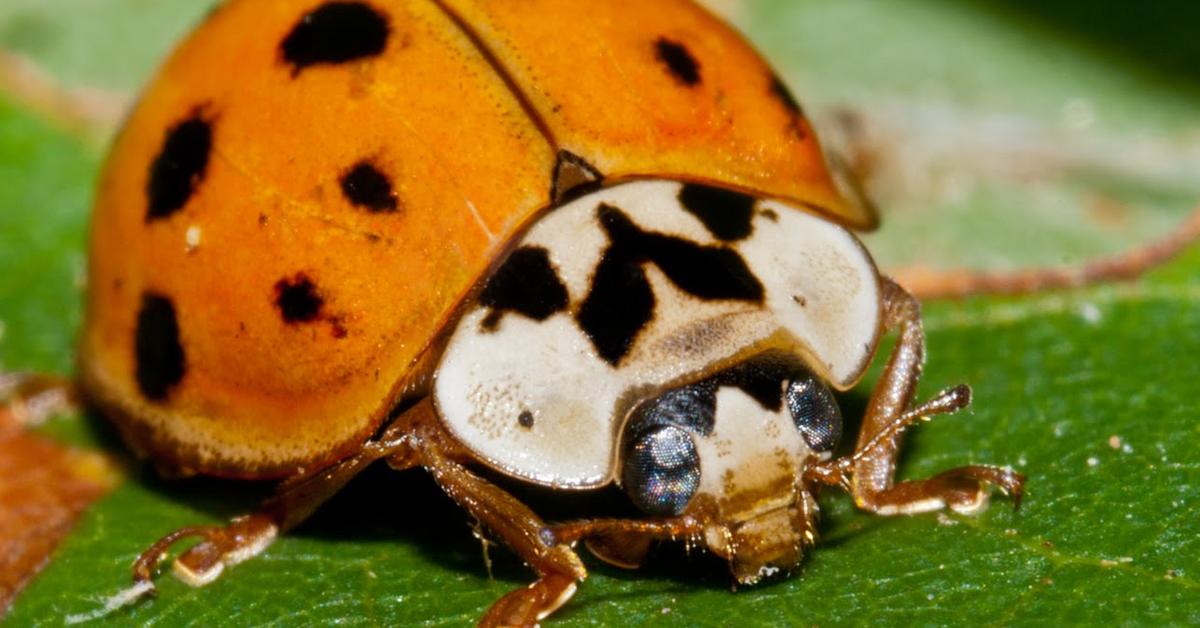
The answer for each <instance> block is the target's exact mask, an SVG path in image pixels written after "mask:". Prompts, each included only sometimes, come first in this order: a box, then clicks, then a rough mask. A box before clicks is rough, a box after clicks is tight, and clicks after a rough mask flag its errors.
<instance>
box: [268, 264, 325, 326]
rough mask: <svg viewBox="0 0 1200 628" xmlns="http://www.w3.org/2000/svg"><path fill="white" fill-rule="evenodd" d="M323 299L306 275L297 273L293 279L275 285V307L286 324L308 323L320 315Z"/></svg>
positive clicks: (282, 280) (283, 280) (323, 303)
mask: <svg viewBox="0 0 1200 628" xmlns="http://www.w3.org/2000/svg"><path fill="white" fill-rule="evenodd" d="M324 305H325V299H324V298H323V297H322V296H321V294H320V292H318V291H317V286H316V284H314V283H313V282H312V279H309V277H308V275H305V274H304V273H299V274H297V275H295V276H294V277H289V278H286V279H280V280H279V281H278V282H277V283H276V284H275V307H277V308H279V314H280V316H282V317H283V321H284V322H285V323H288V324H295V323H310V322H312V321H315V320H317V317H318V316H320V315H321V308H322V307H323V306H324Z"/></svg>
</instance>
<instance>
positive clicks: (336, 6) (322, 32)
mask: <svg viewBox="0 0 1200 628" xmlns="http://www.w3.org/2000/svg"><path fill="white" fill-rule="evenodd" d="M390 32H391V26H390V25H389V24H388V18H387V16H385V15H384V14H382V13H380V12H379V11H378V10H376V9H375V8H373V7H372V6H371V5H369V4H367V3H366V2H326V3H325V4H322V5H321V6H319V7H317V8H316V9H315V10H313V11H311V12H309V13H307V14H305V15H304V17H301V18H300V21H299V22H297V23H296V25H295V26H294V27H292V31H291V32H290V33H288V36H287V37H286V38H284V40H283V43H282V44H281V45H280V50H281V52H282V53H283V60H284V61H286V62H287V63H288V64H290V65H291V66H292V73H293V74H299V73H300V72H302V71H304V70H305V69H306V68H308V67H310V66H314V65H319V64H339V63H348V62H350V61H356V60H358V59H364V58H367V57H373V56H376V55H379V54H381V53H383V50H384V48H386V47H387V41H388V35H389V34H390Z"/></svg>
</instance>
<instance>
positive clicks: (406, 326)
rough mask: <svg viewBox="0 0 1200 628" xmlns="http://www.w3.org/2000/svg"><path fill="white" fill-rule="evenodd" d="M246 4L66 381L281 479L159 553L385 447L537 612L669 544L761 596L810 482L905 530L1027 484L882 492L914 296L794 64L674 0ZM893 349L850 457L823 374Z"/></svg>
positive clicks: (157, 148) (797, 525) (288, 513)
mask: <svg viewBox="0 0 1200 628" xmlns="http://www.w3.org/2000/svg"><path fill="white" fill-rule="evenodd" d="M581 9H582V7H581V6H580V4H579V3H578V2H575V1H574V0H524V1H522V2H514V1H496V0H296V1H284V0H274V1H270V2H266V1H263V0H231V1H229V2H227V3H225V4H224V5H222V6H221V7H220V8H218V9H217V10H216V11H215V12H214V13H213V14H212V15H211V16H210V17H209V18H208V19H207V21H206V23H205V24H204V25H203V26H202V27H200V28H199V30H197V31H196V33H195V34H194V35H193V36H192V37H191V38H190V39H189V40H188V41H187V42H186V43H184V44H183V45H182V47H181V48H180V49H179V50H178V51H177V52H176V53H175V54H174V55H173V56H172V58H171V59H170V60H169V61H168V63H167V64H166V66H165V68H164V69H163V70H162V73H161V75H160V76H159V78H158V79H157V80H156V81H155V82H154V83H153V84H152V85H151V86H150V87H149V89H148V90H147V91H146V93H145V94H144V96H143V98H142V100H141V102H140V104H139V105H138V106H137V108H136V110H135V111H134V113H133V115H132V117H131V118H130V120H129V122H128V124H127V125H126V127H125V129H124V131H123V132H122V133H121V135H120V137H119V138H118V140H117V141H116V144H115V146H114V148H113V151H112V155H111V157H110V159H109V161H108V163H107V167H106V168H105V171H104V174H103V178H102V182H101V184H100V190H99V197H98V201H97V205H96V213H95V219H94V223H93V231H92V241H91V265H90V275H89V285H90V293H89V297H88V304H87V320H86V325H85V328H84V333H83V338H82V343H81V359H80V366H81V369H80V372H81V380H80V382H81V387H82V390H83V392H84V393H85V395H86V397H87V399H89V400H90V401H91V402H92V403H94V404H95V405H96V406H97V407H99V408H100V409H101V410H102V411H103V412H104V413H105V414H106V415H107V416H109V417H110V418H111V419H112V420H113V421H114V422H115V423H116V424H117V425H118V427H119V428H120V430H121V431H122V433H123V434H124V436H125V437H126V439H127V440H128V441H129V442H130V443H131V444H132V445H133V446H134V447H135V448H137V449H138V450H139V451H141V452H144V453H145V454H147V455H148V456H149V457H151V458H152V459H153V460H154V462H155V463H156V464H157V465H159V466H160V467H162V468H164V469H167V470H170V471H171V472H174V473H179V474H206V475H214V476H221V477H229V478H254V479H269V478H278V479H282V480H283V482H282V484H281V485H280V489H279V492H278V494H277V496H276V497H275V498H273V499H272V500H270V501H268V502H267V503H266V504H264V506H263V508H262V510H261V511H260V512H258V513H256V514H253V515H249V516H246V517H242V518H239V519H236V520H234V521H233V522H232V523H231V524H230V525H229V526H227V527H224V528H212V527H200V528H187V529H184V530H180V531H177V532H175V533H173V534H171V535H168V536H167V537H164V538H163V539H162V540H161V541H159V542H158V543H157V544H155V545H154V547H152V548H150V549H149V550H147V551H146V552H145V553H144V554H143V555H142V557H141V558H140V559H139V560H138V562H137V564H136V565H135V578H136V579H138V580H139V581H142V582H148V581H149V580H150V579H151V577H152V575H153V572H154V568H155V566H156V564H157V563H158V562H159V560H160V558H161V556H162V555H163V552H164V551H165V550H166V549H168V547H169V546H170V545H172V544H173V543H174V542H175V541H177V540H179V539H181V538H183V537H189V536H199V537H201V538H202V539H203V540H202V542H201V543H200V544H199V545H197V546H195V547H193V548H191V549H190V550H188V551H187V552H185V553H184V554H183V555H182V556H180V557H179V558H178V559H177V560H176V561H175V565H176V567H177V572H178V573H180V574H181V575H182V576H183V577H184V578H185V579H186V580H188V581H189V582H191V583H193V584H203V583H205V582H209V581H211V580H212V579H213V578H215V577H217V576H218V575H219V573H220V572H221V570H222V568H223V566H224V565H226V564H231V563H234V562H237V561H239V560H243V559H246V558H248V557H250V556H253V555H254V554H257V553H259V552H261V551H262V550H263V549H264V548H266V547H267V545H268V544H269V543H270V541H271V539H273V538H274V537H275V535H276V534H277V533H278V532H280V531H286V530H288V529H290V528H292V527H294V526H296V525H297V524H298V523H300V522H301V521H302V520H303V519H304V518H305V517H307V516H308V515H309V514H310V513H311V512H312V511H313V510H314V509H315V508H316V507H317V506H318V505H319V504H320V503H321V502H322V501H324V499H326V498H327V497H329V496H330V495H332V494H333V493H335V492H336V491H337V490H338V488H340V487H341V486H342V485H344V484H345V483H346V482H347V481H349V479H350V478H352V477H353V476H354V475H355V474H356V473H358V472H359V471H361V470H362V469H363V468H364V467H365V466H366V465H367V464H369V463H371V462H373V461H376V460H386V461H387V462H388V464H390V465H391V466H393V467H395V468H396V469H406V468H411V467H423V468H425V469H426V470H428V471H429V472H430V473H431V474H432V475H433V478H434V479H435V480H436V481H437V482H438V484H439V485H441V486H442V487H443V488H444V489H445V491H446V493H447V494H448V495H449V496H450V497H451V498H452V499H454V500H455V501H456V502H458V503H459V504H460V505H461V506H462V507H463V508H464V509H465V510H466V511H467V512H468V513H470V515H472V516H473V517H475V518H477V519H478V520H479V521H480V522H481V523H482V524H483V525H484V526H485V527H486V528H487V529H488V530H490V531H491V532H492V533H493V534H494V535H496V536H497V537H498V538H499V539H500V540H502V541H503V542H504V543H505V544H507V545H508V546H509V547H510V548H511V549H512V550H513V551H515V552H516V553H517V554H519V555H520V556H521V557H522V558H523V559H524V560H525V561H526V562H527V563H528V564H529V565H530V567H532V568H533V569H534V570H535V571H536V572H537V576H538V579H537V581H536V582H535V583H534V584H532V585H530V586H529V587H527V588H524V589H520V590H518V591H514V592H512V593H509V594H508V595H506V596H505V597H503V598H502V599H500V600H499V601H498V602H497V603H496V604H495V605H493V606H492V608H491V609H490V610H489V611H488V612H487V614H486V615H485V616H484V619H483V623H484V624H488V625H527V624H532V623H535V622H536V621H538V620H539V619H541V618H543V617H545V616H547V615H548V614H550V613H551V612H553V611H554V610H555V609H556V608H558V607H559V606H560V605H561V604H563V603H564V602H565V601H566V600H567V599H568V598H569V597H570V596H571V594H572V592H573V591H574V590H575V587H576V584H577V583H578V582H579V581H581V580H583V579H584V578H585V577H586V571H585V569H584V567H583V564H582V563H581V561H580V559H579V557H578V556H577V554H576V553H575V550H574V549H573V548H574V547H575V545H576V543H577V542H578V541H581V540H582V541H585V542H586V543H587V545H588V546H589V547H590V548H591V550H592V551H593V552H594V553H595V554H597V555H598V556H599V557H601V558H602V559H604V560H607V561H608V562H611V563H614V564H617V565H621V566H627V567H633V566H636V565H638V564H639V563H640V562H641V561H642V559H643V558H644V556H645V554H646V551H647V549H648V548H649V546H650V544H651V542H652V541H654V540H661V539H675V540H684V541H687V542H689V543H691V544H694V545H697V546H702V547H706V548H708V549H709V550H710V551H712V552H713V553H715V554H717V555H719V556H722V557H724V558H727V559H728V561H729V564H730V566H731V569H732V572H733V575H734V577H735V578H736V579H737V580H738V581H739V582H742V583H753V582H756V581H758V580H759V579H761V578H763V577H765V576H767V575H770V574H772V573H775V572H777V571H780V570H785V571H786V570H789V569H792V568H793V567H795V566H796V565H797V564H798V563H799V561H800V559H801V555H802V552H803V549H804V548H805V547H806V546H808V545H810V544H812V543H813V542H814V540H815V525H814V522H815V520H816V517H817V502H816V501H815V499H814V491H815V489H816V488H817V487H818V486H819V485H825V484H828V485H835V486H841V487H843V488H845V489H846V490H848V491H849V492H850V493H851V494H852V495H853V496H854V499H855V502H856V503H857V505H858V506H859V507H860V508H863V509H866V510H870V511H873V512H876V513H880V514H885V515H891V514H900V513H915V512H923V511H930V510H938V509H942V508H946V507H949V508H952V509H955V510H958V511H972V510H976V509H978V508H980V507H981V506H982V505H983V504H984V503H985V500H986V497H987V494H988V489H987V486H988V485H996V486H999V487H1000V488H1002V489H1004V490H1006V491H1008V492H1010V493H1012V494H1013V495H1014V497H1015V498H1016V499H1017V500H1019V499H1020V496H1021V489H1022V485H1023V482H1024V478H1023V477H1022V476H1020V475H1019V474H1017V473H1014V472H1012V471H1010V470H1006V469H1001V468H996V467H987V466H971V467H963V468H958V469H952V470H950V471H946V472H944V473H942V474H939V475H937V476H935V477H933V478H931V479H927V480H921V481H908V482H900V483H896V482H894V480H893V472H894V468H895V464H896V456H897V450H898V447H899V436H900V432H901V431H902V430H903V429H904V427H905V426H907V425H908V424H910V423H912V422H913V421H915V420H917V419H919V418H921V417H923V416H929V415H933V414H938V413H946V412H953V411H955V410H958V409H961V408H963V407H964V406H966V405H967V403H968V402H969V390H968V389H967V388H966V387H965V386H963V387H958V388H955V389H952V390H950V391H947V392H944V393H942V394H941V395H939V396H938V397H936V398H935V399H934V400H933V401H931V402H928V403H925V404H922V405H919V406H916V407H914V405H913V396H914V393H915V389H916V384H917V380H918V378H919V375H920V370H921V365H922V362H923V360H924V336H923V333H922V330H921V322H920V318H919V308H918V304H917V302H916V301H915V300H914V299H913V298H912V297H911V296H909V295H908V294H907V293H906V292H905V291H904V290H903V289H902V288H900V287H899V286H898V285H897V284H895V283H893V282H892V281H890V280H889V279H887V278H885V277H881V276H880V275H879V273H878V272H877V270H876V268H875V265H874V263H873V262H872V260H871V258H870V256H869V255H868V254H867V252H866V250H865V249H864V248H863V247H862V245H861V244H860V243H859V241H858V240H857V239H856V238H855V236H854V235H853V234H852V233H851V232H850V231H849V230H848V228H871V227H873V226H874V224H875V217H874V214H873V213H872V212H871V210H870V209H869V208H868V207H867V206H866V205H865V204H863V203H861V202H858V201H856V200H855V198H854V197H853V195H852V194H849V195H847V193H846V192H845V191H842V192H839V186H838V185H837V184H836V183H835V182H834V181H833V179H832V178H831V176H830V173H829V170H828V169H827V167H826V165H825V161H824V160H823V158H822V156H821V152H820V150H819V147H818V144H817V141H816V138H815V137H814V135H813V132H812V128H811V126H810V125H809V123H808V121H807V120H806V119H805V117H804V114H803V112H802V110H801V108H800V106H799V105H798V104H797V101H796V100H795V98H794V97H793V96H792V95H791V94H790V92H789V91H788V90H787V88H786V87H785V86H784V84H783V82H782V81H781V80H780V79H779V78H778V77H777V76H776V75H775V74H774V73H773V72H772V71H771V70H770V68H769V67H768V66H767V65H766V64H765V63H764V62H763V61H762V59H760V58H759V56H758V55H757V54H756V53H755V51H754V50H753V49H752V48H751V47H750V46H749V45H748V44H746V42H745V41H743V40H742V39H741V38H740V37H739V36H738V35H737V34H736V33H735V32H734V31H732V30H731V29H730V28H729V27H728V26H726V25H725V24H724V23H722V22H721V21H720V20H718V19H716V18H714V17H713V16H711V15H710V14H708V13H707V12H705V11H704V10H702V9H700V8H698V7H697V6H695V5H693V4H692V3H691V2H689V1H686V0H656V1H654V2H644V1H643V2H633V1H627V2H616V1H614V2H602V3H589V4H588V6H587V7H586V11H585V13H582V14H581ZM889 330H897V331H898V332H899V342H898V345H897V347H896V349H895V351H894V352H893V354H892V356H891V359H890V360H889V362H888V364H887V367H886V369H885V370H884V373H883V376H882V377H881V378H880V380H879V384H878V385H877V387H876V388H875V391H874V394H873V395H872V396H871V398H870V401H869V404H868V406H867V410H866V417H865V419H864V421H863V427H862V430H861V433H860V434H859V435H858V440H857V447H856V449H855V451H854V453H853V454H851V455H849V456H846V457H842V458H834V457H833V454H832V452H833V449H834V447H835V445H836V444H837V443H838V441H839V439H840V437H841V429H842V424H841V417H840V413H839V410H838V406H837V404H836V402H835V399H834V398H833V396H832V394H831V393H830V390H829V389H830V388H833V389H836V390H845V389H847V388H849V387H851V386H853V385H854V384H855V383H856V382H857V381H858V380H859V379H860V378H861V377H862V374H863V372H864V370H865V369H866V367H867V365H868V363H869V362H870V361H871V359H872V357H873V355H874V353H875V351H876V349H877V347H878V344H879V339H880V336H881V334H883V333H884V332H886V331H889ZM476 465H483V466H486V467H489V468H491V469H493V470H495V471H498V472H500V473H503V474H506V475H508V476H511V477H514V478H517V479H520V480H524V481H527V482H531V483H535V484H540V485H544V486H549V487H553V488H555V489H560V490H582V489H591V488H596V487H600V486H604V485H607V484H610V483H616V484H617V485H619V486H621V487H622V488H623V489H624V490H625V491H626V492H627V493H628V495H629V498H630V499H631V501H632V502H633V503H634V504H635V505H636V506H638V507H639V508H640V509H641V510H643V511H644V512H645V513H646V514H647V515H648V518H646V519H643V520H588V521H582V522H577V523H567V524H559V525H548V524H546V523H544V522H543V521H542V520H541V519H540V518H539V517H538V516H537V515H535V514H534V513H533V512H532V511H531V510H530V509H529V508H528V507H526V506H525V505H524V504H522V503H521V502H519V501H518V500H516V499H515V498H513V497H512V496H510V495H509V494H507V493H506V492H504V491H503V490H501V489H500V488H498V487H497V486H495V485H493V484H491V483H489V482H488V481H486V480H485V479H483V478H481V477H480V476H479V475H477V474H476V473H475V472H473V471H472V470H471V468H470V467H472V466H476Z"/></svg>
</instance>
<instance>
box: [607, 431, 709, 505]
mask: <svg viewBox="0 0 1200 628" xmlns="http://www.w3.org/2000/svg"><path fill="white" fill-rule="evenodd" d="M621 479H622V480H623V483H624V485H625V490H626V491H627V492H628V493H629V497H630V499H632V500H633V503H634V505H636V506H637V507H638V508H640V509H642V511H644V512H646V513H647V514H651V515H660V516H671V515H678V514H679V513H681V512H683V509H684V508H686V507H687V505H688V502H689V501H691V499H692V496H693V495H695V494H696V489H697V488H698V487H699V486H700V457H699V455H698V454H697V453H696V443H695V442H693V441H692V435H691V434H690V433H688V432H687V430H684V429H683V428H680V427H676V426H674V425H664V426H659V427H655V428H652V429H650V430H648V431H646V432H643V433H642V434H640V435H638V437H637V438H636V439H634V441H633V442H632V443H631V445H630V447H629V449H628V450H627V451H626V455H625V469H624V472H623V473H622V476H621Z"/></svg>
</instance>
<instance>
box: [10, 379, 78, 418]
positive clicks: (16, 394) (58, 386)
mask: <svg viewBox="0 0 1200 628" xmlns="http://www.w3.org/2000/svg"><path fill="white" fill-rule="evenodd" d="M78 400H79V392H78V390H77V389H76V388H75V384H74V382H72V381H71V380H69V379H66V378H64V377H59V376H56V375H34V374H29V373H0V412H3V413H5V414H8V415H9V416H11V417H12V418H13V419H15V423H16V424H18V425H37V424H39V423H41V422H42V421H45V420H46V419H48V418H50V417H52V416H54V415H56V414H62V413H66V412H71V411H74V410H75V409H76V408H77V406H78Z"/></svg>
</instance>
